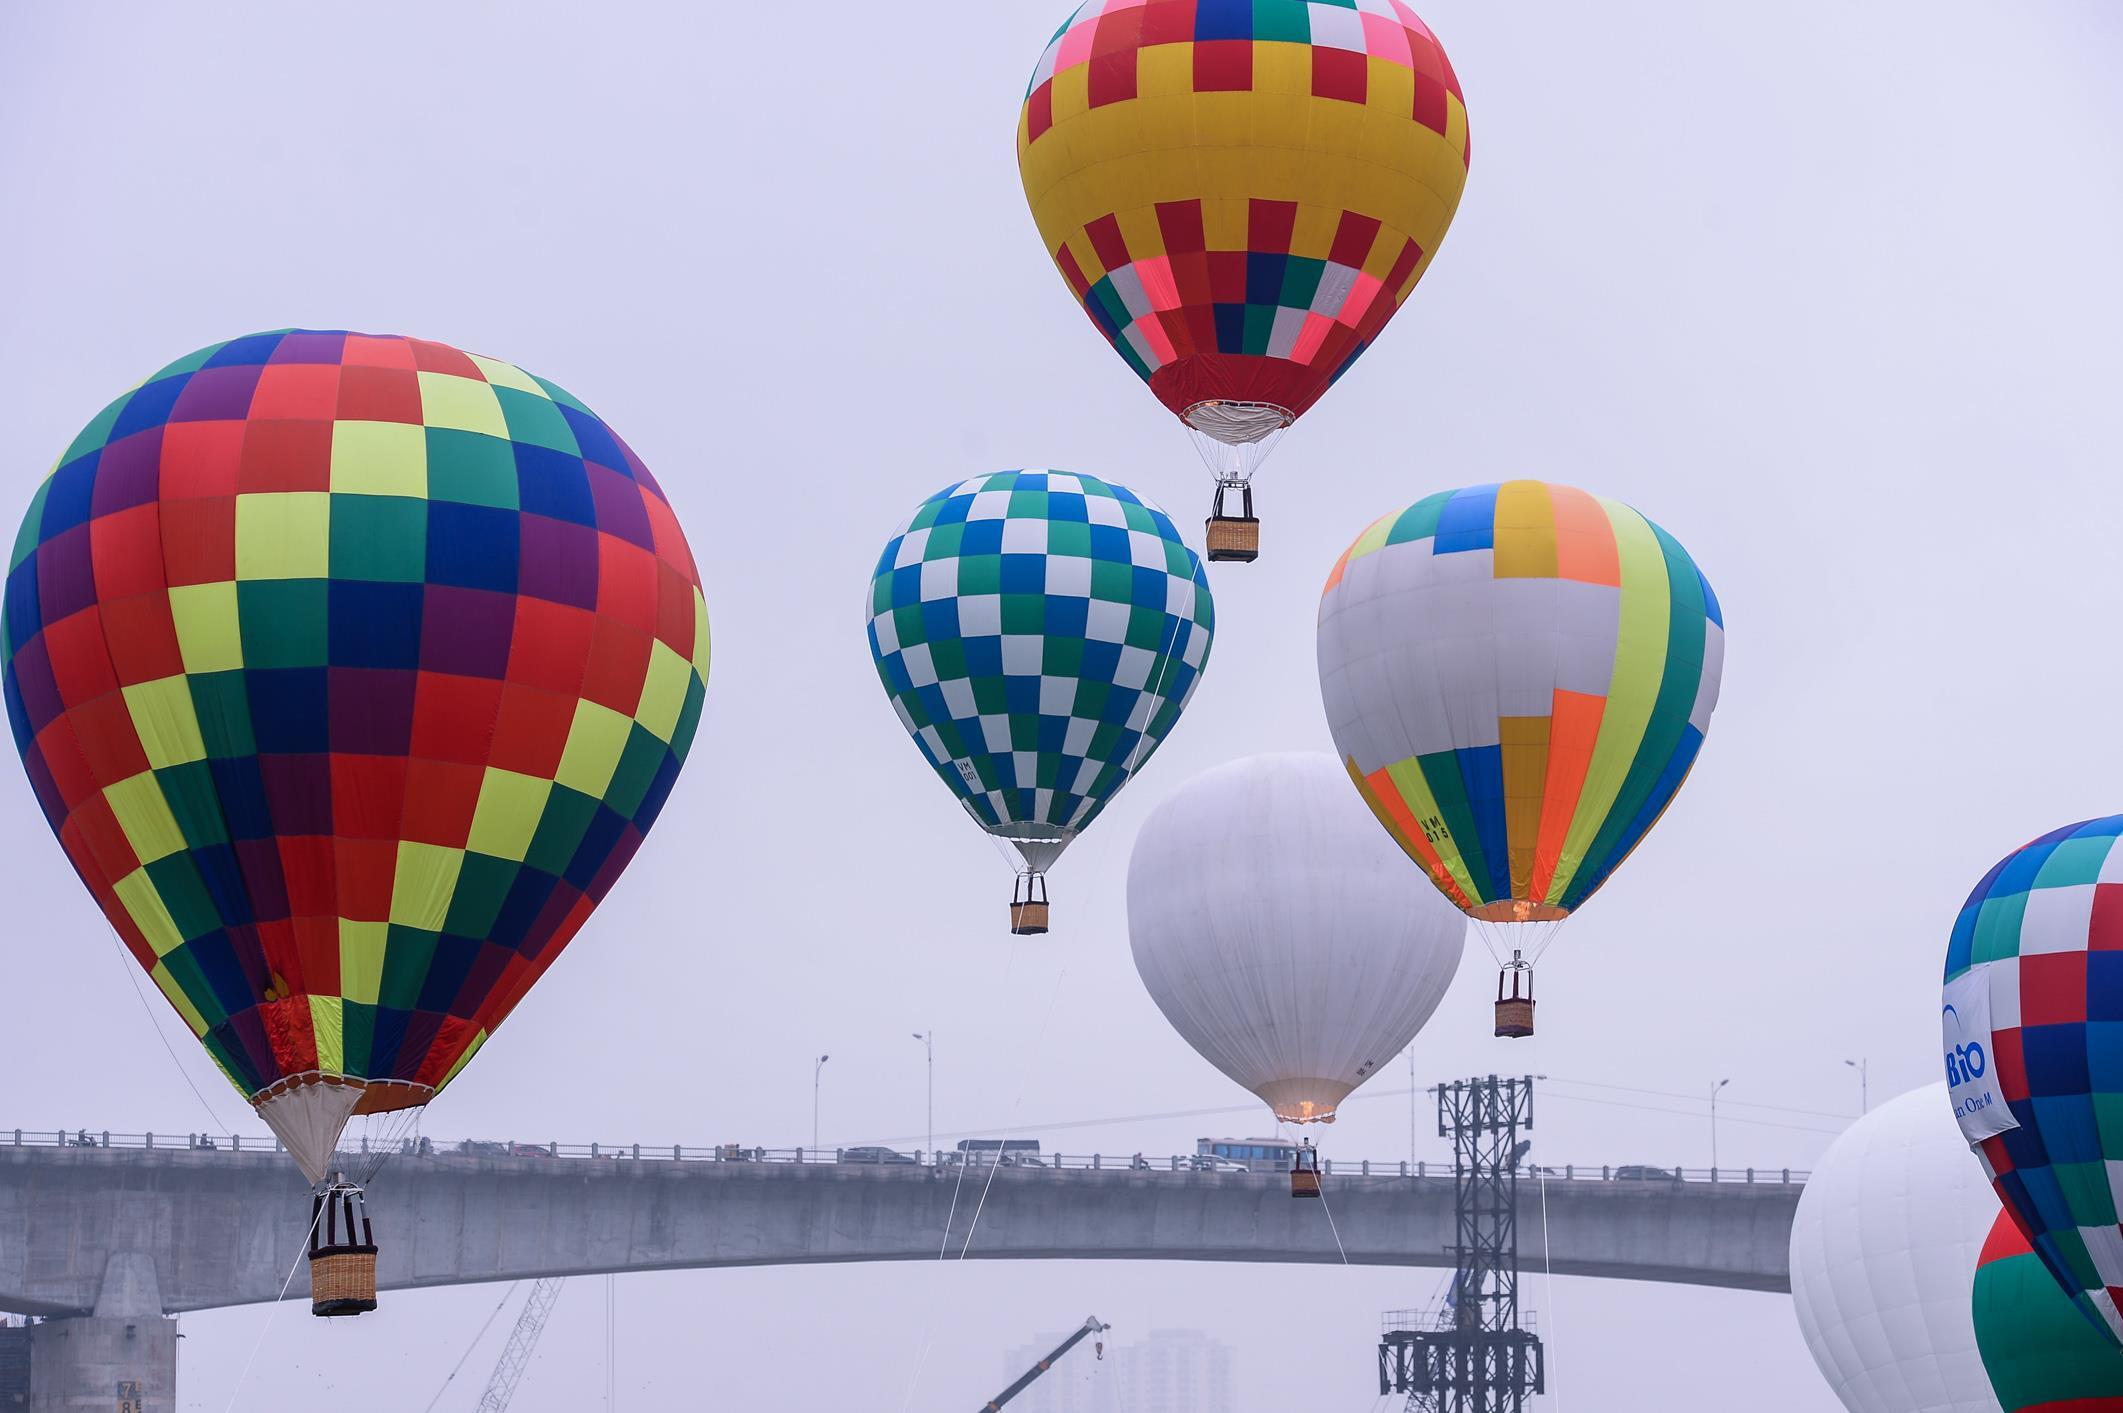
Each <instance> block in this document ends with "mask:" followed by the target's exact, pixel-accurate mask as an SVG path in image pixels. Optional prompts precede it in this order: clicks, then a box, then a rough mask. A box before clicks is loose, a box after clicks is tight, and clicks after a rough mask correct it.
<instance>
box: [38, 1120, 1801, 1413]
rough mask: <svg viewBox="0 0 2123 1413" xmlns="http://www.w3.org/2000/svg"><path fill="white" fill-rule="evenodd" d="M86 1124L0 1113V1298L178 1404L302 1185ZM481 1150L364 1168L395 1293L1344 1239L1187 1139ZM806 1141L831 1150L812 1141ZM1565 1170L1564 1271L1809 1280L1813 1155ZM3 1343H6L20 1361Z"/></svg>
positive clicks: (1414, 1197) (76, 1364)
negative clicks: (840, 1148) (203, 1330)
mask: <svg viewBox="0 0 2123 1413" xmlns="http://www.w3.org/2000/svg"><path fill="white" fill-rule="evenodd" d="M86 1137H87V1138H88V1141H89V1144H91V1145H93V1146H65V1147H60V1146H51V1145H53V1143H54V1138H55V1136H54V1135H44V1138H43V1146H39V1145H37V1144H35V1143H19V1142H18V1143H14V1144H11V1143H10V1142H9V1141H8V1140H9V1135H8V1134H7V1133H4V1132H0V1310H9V1311H14V1312H16V1313H18V1314H30V1315H42V1316H46V1317H51V1318H47V1319H46V1320H45V1322H43V1323H40V1324H37V1325H34V1326H31V1327H30V1328H29V1329H27V1330H0V1345H4V1344H5V1343H6V1341H7V1340H8V1339H11V1338H20V1339H26V1340H27V1342H28V1343H29V1345H30V1358H29V1365H30V1369H31V1377H32V1388H31V1396H30V1399H29V1402H28V1406H29V1407H30V1408H32V1409H59V1408H72V1407H75V1406H89V1405H87V1404H79V1405H77V1402H76V1401H75V1400H77V1399H79V1398H80V1397H82V1396H83V1395H84V1394H92V1395H94V1396H96V1397H97V1398H104V1397H107V1395H108V1394H109V1392H110V1390H111V1389H112V1388H113V1387H118V1386H130V1385H131V1384H134V1383H137V1384H138V1385H139V1386H140V1403H139V1406H140V1408H141V1410H142V1413H174V1410H175V1408H176V1402H175V1399H176V1388H175V1379H176V1322H175V1321H174V1320H168V1319H162V1318H159V1317H161V1316H164V1315H173V1314H177V1313H180V1312H184V1311H190V1310H205V1309H212V1308H215V1307H217V1306H226V1305H241V1304H248V1303H252V1302H258V1301H270V1300H273V1299H275V1298H276V1297H278V1296H279V1294H280V1292H281V1290H282V1288H283V1285H284V1284H286V1283H288V1281H289V1277H290V1272H291V1271H292V1273H293V1280H292V1284H286V1289H287V1293H288V1295H289V1296H290V1297H291V1298H293V1297H305V1296H307V1294H308V1291H309V1273H308V1269H307V1263H306V1262H302V1261H301V1260H300V1259H299V1258H300V1257H301V1255H302V1254H303V1252H304V1250H305V1249H306V1241H307V1224H308V1219H309V1198H308V1189H307V1187H306V1185H305V1184H304V1182H303V1180H302V1178H301V1176H300V1175H299V1174H298V1173H297V1172H296V1171H295V1169H294V1165H293V1164H292V1163H290V1162H289V1161H288V1160H287V1158H286V1157H285V1156H283V1155H278V1154H275V1153H273V1152H272V1151H270V1141H269V1140H268V1141H266V1142H261V1143H258V1144H257V1145H256V1147H255V1148H251V1149H250V1151H235V1152H231V1151H229V1150H228V1148H227V1146H226V1145H227V1140H226V1139H223V1140H222V1144H223V1146H222V1147H221V1148H219V1149H197V1148H193V1147H190V1146H189V1145H188V1143H187V1140H185V1139H182V1138H180V1139H178V1140H176V1144H175V1145H174V1146H172V1145H171V1144H170V1142H169V1140H168V1139H166V1138H165V1139H162V1140H160V1141H159V1144H160V1146H156V1147H144V1146H143V1147H123V1146H116V1145H112V1146H105V1144H104V1143H103V1142H98V1141H97V1137H98V1136H95V1135H89V1136H86ZM133 1141H134V1142H135V1143H138V1142H139V1140H138V1139H135V1140H133ZM462 1147H463V1149H465V1150H469V1151H456V1152H438V1153H433V1154H420V1155H407V1156H403V1157H397V1158H393V1159H392V1160H391V1161H390V1163H389V1164H388V1165H387V1166H386V1167H384V1169H383V1170H382V1172H381V1173H380V1174H379V1175H378V1176H377V1177H376V1178H375V1179H374V1180H373V1182H372V1183H371V1184H370V1188H369V1212H370V1215H371V1217H372V1218H373V1220H374V1224H375V1229H376V1240H377V1243H378V1245H379V1247H380V1248H381V1252H380V1255H379V1258H378V1262H377V1275H378V1283H379V1285H380V1287H381V1288H382V1289H383V1290H385V1291H389V1290H407V1289H417V1288H422V1287H428V1286H442V1285H459V1284H466V1283H472V1282H483V1281H514V1280H526V1279H531V1278H534V1277H538V1276H574V1275H591V1274H601V1273H606V1272H617V1271H668V1270H685V1269H693V1268H701V1267H721V1266H759V1265H781V1264H799V1263H822V1262H845V1261H933V1260H935V1259H936V1257H937V1253H938V1251H939V1250H947V1251H949V1252H950V1253H951V1254H952V1255H953V1256H956V1255H957V1254H958V1253H959V1251H960V1250H961V1249H963V1250H964V1251H965V1254H966V1256H967V1258H968V1259H972V1260H1042V1259H1071V1260H1082V1259H1099V1258H1103V1259H1111V1260H1141V1261H1148V1260H1160V1261H1171V1260H1178V1261H1269V1262H1313V1263H1328V1264H1336V1263H1339V1262H1340V1261H1341V1260H1342V1259H1343V1257H1342V1254H1341V1251H1340V1250H1337V1248H1336V1246H1335V1241H1334V1232H1333V1231H1331V1230H1330V1228H1329V1225H1328V1221H1327V1213H1326V1211H1323V1210H1322V1204H1321V1203H1316V1202H1297V1201H1292V1200H1291V1198H1290V1194H1289V1184H1288V1179H1287V1177H1285V1176H1284V1175H1283V1174H1282V1173H1280V1172H1233V1171H1201V1170H1199V1169H1198V1168H1196V1166H1195V1165H1194V1160H1193V1159H1191V1158H1172V1159H1164V1158H1159V1159H1154V1160H1142V1159H1138V1158H1132V1157H1124V1158H1113V1157H1110V1156H1109V1157H1104V1158H1099V1159H1089V1158H1086V1159H1057V1158H1055V1157H1053V1156H1052V1155H1048V1156H1046V1157H1044V1159H1043V1160H1042V1165H1041V1166H1037V1167H1034V1166H1004V1167H990V1166H986V1165H982V1164H974V1165H970V1166H964V1167H960V1166H957V1165H954V1164H952V1163H948V1162H947V1163H944V1164H942V1165H937V1164H934V1163H916V1162H908V1161H904V1160H903V1161H899V1162H890V1163H856V1162H846V1161H842V1162H835V1161H832V1159H833V1158H834V1157H835V1156H836V1155H833V1154H831V1153H827V1154H818V1155H801V1154H788V1153H781V1154H774V1153H765V1152H761V1151H760V1150H750V1151H748V1152H747V1153H746V1154H745V1155H744V1156H743V1157H742V1158H734V1159H733V1158H732V1157H729V1156H727V1153H728V1150H706V1151H703V1150H699V1149H693V1150H685V1149H657V1150H649V1149H635V1148H631V1147H630V1148H624V1149H603V1150H591V1149H575V1150H562V1149H560V1148H558V1147H557V1146H554V1147H544V1148H541V1147H533V1146H530V1145H517V1144H467V1145H462ZM593 1152H594V1153H595V1156H591V1153H593ZM564 1153H567V1154H575V1155H579V1156H563V1154H564ZM951 1156H954V1155H946V1157H947V1158H948V1157H951ZM803 1157H809V1158H811V1159H812V1160H811V1161H794V1160H793V1159H797V1158H803ZM821 1158H822V1159H824V1160H825V1161H818V1159H821ZM1566 1171H1567V1172H1568V1173H1569V1174H1570V1175H1569V1176H1565V1175H1563V1172H1561V1171H1558V1170H1553V1169H1551V1170H1550V1174H1551V1176H1550V1177H1549V1179H1548V1181H1547V1182H1546V1183H1545V1187H1546V1197H1547V1208H1548V1212H1547V1230H1548V1232H1549V1238H1550V1241H1551V1246H1550V1248H1549V1250H1548V1251H1547V1252H1546V1253H1545V1255H1546V1258H1547V1260H1548V1262H1549V1263H1550V1264H1551V1265H1552V1267H1553V1269H1554V1270H1555V1271H1556V1272H1557V1273H1559V1274H1563V1275H1578V1276H1599V1277H1608V1278H1613V1279H1619V1280H1644V1281H1665V1282H1677V1283H1682V1284H1690V1285H1705V1286H1718V1287H1723V1288H1727V1289H1738V1290H1761V1291H1785V1290H1788V1289H1789V1288H1790V1271H1789V1267H1788V1264H1787V1246H1788V1242H1789V1239H1790V1230H1791V1221H1792V1214H1793V1211H1794V1209H1795V1207H1796V1206H1797V1203H1798V1197H1799V1193H1800V1191H1801V1181H1802V1180H1803V1175H1795V1174H1788V1173H1731V1172H1727V1173H1722V1174H1718V1175H1716V1180H1702V1178H1701V1177H1698V1178H1696V1179H1695V1180H1691V1179H1690V1177H1689V1176H1686V1175H1677V1174H1676V1175H1662V1176H1659V1177H1650V1178H1647V1177H1639V1176H1635V1175H1634V1174H1635V1173H1636V1172H1640V1171H1641V1170H1629V1169H1623V1170H1620V1174H1619V1175H1617V1174H1614V1173H1609V1172H1607V1171H1606V1170H1601V1169H1570V1170H1566ZM1794 1178H1798V1179H1800V1181H1795V1180H1793V1179H1794ZM991 1179H992V1184H991ZM984 1185H986V1186H988V1191H987V1194H986V1200H985V1203H983V1202H982V1201H981V1200H980V1199H981V1192H980V1189H981V1187H982V1186H984ZM1542 1186H1543V1184H1542V1183H1540V1182H1539V1181H1537V1180H1536V1179H1534V1178H1532V1177H1523V1178H1522V1179H1521V1181H1520V1189H1519V1212H1520V1231H1521V1242H1520V1256H1521V1260H1522V1262H1523V1263H1524V1265H1525V1266H1526V1267H1527V1268H1529V1269H1538V1268H1539V1267H1540V1266H1541V1264H1542V1260H1543V1256H1544V1253H1543V1251H1542V1249H1541V1231H1542V1223H1541V1221H1540V1207H1539V1203H1540V1201H1541V1188H1542ZM1325 1190H1326V1202H1325V1204H1324V1206H1325V1207H1326V1208H1327V1209H1329V1210H1331V1211H1332V1213H1333V1217H1334V1225H1335V1227H1336V1228H1338V1230H1339V1232H1340V1236H1341V1243H1342V1249H1344V1250H1346V1252H1347V1259H1348V1260H1349V1261H1350V1262H1352V1263H1354V1264H1357V1265H1367V1266H1436V1267H1448V1266H1450V1265H1451V1257H1450V1255H1449V1254H1448V1252H1447V1250H1446V1248H1447V1246H1448V1245H1449V1243H1450V1242H1451V1241H1452V1239H1453V1232H1454V1215H1453V1182H1452V1178H1451V1177H1450V1175H1449V1174H1444V1173H1439V1172H1437V1171H1436V1170H1434V1169H1423V1168H1418V1169H1416V1170H1413V1171H1410V1170H1408V1169H1407V1168H1406V1166H1405V1165H1401V1164H1394V1163H1383V1164H1351V1163H1348V1162H1346V1161H1344V1162H1339V1163H1336V1164H1335V1165H1334V1169H1333V1171H1332V1173H1331V1174H1329V1175H1328V1176H1327V1177H1326V1178H1325ZM976 1209H978V1211H979V1219H978V1225H977V1227H976V1225H975V1222H974V1215H975V1211H976ZM6 1355H7V1350H6V1349H5V1348H0V1364H5V1363H6ZM95 1406H102V1404H101V1403H98V1404H96V1405H95Z"/></svg>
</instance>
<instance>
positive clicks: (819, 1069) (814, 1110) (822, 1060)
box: [811, 1055, 833, 1149]
mask: <svg viewBox="0 0 2123 1413" xmlns="http://www.w3.org/2000/svg"><path fill="white" fill-rule="evenodd" d="M832 1058H833V1057H832V1056H831V1055H820V1056H819V1057H818V1060H817V1063H815V1064H813V1065H812V1066H811V1146H812V1147H813V1148H814V1149H815V1148H817V1147H818V1077H819V1076H820V1075H821V1074H823V1073H824V1072H825V1068H826V1061H828V1060H830V1059H832Z"/></svg>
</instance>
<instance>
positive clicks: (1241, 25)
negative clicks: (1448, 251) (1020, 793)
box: [1017, 0, 1468, 560]
mask: <svg viewBox="0 0 2123 1413" xmlns="http://www.w3.org/2000/svg"><path fill="white" fill-rule="evenodd" d="M1467 157H1468V143H1467V109H1466V106H1465V103H1464V101H1463V100H1462V98H1461V94H1460V84H1459V79H1458V78H1457V77H1456V76H1455V75H1454V74H1453V72H1452V64H1451V62H1450V61H1449V60H1447V59H1446V57H1445V51H1444V49H1443V48H1442V47H1441V46H1440V45H1439V44H1438V42H1437V39H1436V37H1435V36H1433V35H1432V34H1431V33H1430V30H1429V28H1428V27H1427V26H1425V25H1424V23H1423V22H1422V20H1420V19H1419V18H1417V17H1416V14H1415V12H1414V11H1413V10H1411V9H1409V8H1408V6H1407V5H1405V4H1403V3H1401V0H1086V3H1084V4H1082V5H1080V6H1078V7H1077V10H1076V12H1075V13H1074V14H1073V15H1071V16H1070V17H1069V19H1068V22H1067V23H1065V24H1064V25H1063V26H1062V27H1061V29H1060V30H1059V31H1057V32H1056V33H1055V35H1054V38H1053V39H1052V40H1051V41H1050V42H1049V43H1048V45H1047V48H1046V52H1045V53H1043V54H1042V55H1041V56H1040V59H1039V63H1038V65H1037V66H1036V67H1035V68H1034V69H1033V71H1032V81H1031V83H1030V85H1029V86H1028V88H1027V90H1026V94H1025V101H1024V106H1023V108H1022V110H1021V111H1020V113H1019V115H1018V122H1017V162H1018V169H1019V172H1020V174H1021V175H1022V177H1023V178H1024V186H1025V196H1026V199H1027V200H1028V201H1030V203H1031V206H1032V216H1033V219H1034V221H1036V222H1037V224H1038V226H1039V233H1040V238H1041V240H1042V241H1043V242H1044V243H1045V245H1046V249H1047V253H1048V254H1049V255H1050V256H1052V257H1053V260H1054V263H1055V265H1056V267H1057V268H1058V269H1060V271H1061V273H1062V278H1063V279H1065V280H1067V281H1068V284H1069V288H1070V290H1071V292H1072V293H1074V294H1075V296H1076V298H1077V300H1078V302H1079V303H1081V304H1082V305H1083V308H1084V312H1085V313H1086V314H1088V315H1089V316H1090V318H1091V322H1092V323H1093V324H1095V325H1096V326H1097V327H1098V331H1099V332H1100V333H1101V334H1103V335H1104V336H1105V338H1106V341H1107V342H1108V343H1110V344H1111V345H1112V346H1113V350H1114V352H1115V353H1117V354H1119V355H1120V357H1121V359H1122V360H1123V361H1124V362H1126V363H1127V365H1128V366H1129V368H1131V369H1132V370H1133V371H1134V372H1135V374H1136V376H1137V377H1139V378H1141V379H1142V380H1143V381H1144V382H1146V383H1148V384H1149V385H1150V390H1151V392H1153V393H1154V394H1156V396H1157V398H1158V400H1159V401H1160V402H1162V403H1164V405H1165V406H1166V407H1168V408H1170V409H1171V410H1172V412H1173V414H1174V415H1175V416H1177V417H1179V418H1180V420H1181V421H1182V422H1184V423H1185V424H1186V425H1187V427H1188V429H1189V430H1190V431H1191V432H1192V433H1193V434H1194V437H1195V443H1196V446H1197V448H1198V449H1199V450H1200V451H1201V453H1202V458H1203V460H1204V461H1206V462H1207V463H1208V465H1209V468H1210V470H1211V471H1212V472H1214V473H1215V476H1216V499H1215V503H1214V511H1213V514H1212V517H1211V519H1210V522H1209V527H1208V529H1209V558H1211V559H1212V560H1219V559H1234V560H1250V559H1252V558H1254V557H1255V555H1256V554H1257V553H1258V548H1259V526H1258V524H1257V522H1256V521H1255V519H1254V516H1253V493H1252V478H1253V472H1254V469H1255V467H1256V466H1257V465H1258V464H1259V462H1260V461H1261V459H1262V458H1264V457H1265V456H1266V455H1267V452H1268V450H1269V448H1270V447H1272V445H1273V444H1274V441H1275V440H1276V439H1277V438H1278V437H1279V436H1280V435H1281V433H1282V431H1283V429H1284V428H1286V427H1288V426H1289V425H1290V424H1291V423H1292V422H1294V421H1295V420H1296V419H1297V418H1299V417H1301V416H1303V415H1304V413H1305V411H1306V409H1308V408H1310V407H1311V406H1312V404H1313V403H1314V402H1316V401H1318V400H1319V397H1320V395H1321V394H1322V393H1324V392H1326V390H1327V389H1328V388H1329V387H1330V386H1332V384H1333V383H1334V381H1335V380H1336V379H1337V378H1339V377H1341V375H1342V374H1343V373H1344V372H1346V371H1348V368H1349V366H1350V364H1352V363H1354V362H1355V361H1356V359H1357V358H1358V356H1359V355H1361V354H1362V353H1363V352H1364V350H1365V349H1367V348H1369V347H1370V346H1371V343H1372V340H1374V339H1376V338H1377V337H1378V336H1379V333H1380V331H1381V330H1383V329H1384V328H1385V327H1386V323H1387V321H1388V320H1390V319H1391V318H1392V317H1393V315H1394V313H1395V311H1397V310H1398V309H1399V308H1400V307H1401V305H1402V304H1403V303H1404V302H1405V301H1406V300H1407V298H1408V296H1409V295H1410V294H1411V293H1412V292H1413V291H1414V289H1415V286H1416V282H1417V281H1418V280H1420V279H1421V278H1422V277H1423V273H1424V271H1426V270H1427V269H1428V268H1429V266H1430V261H1431V259H1432V257H1433V256H1435V254H1436V253H1437V248H1438V245H1439V243H1440V242H1441V241H1443V240H1444V238H1445V230H1446V228H1447V227H1448V226H1450V225H1451V224H1452V216H1453V212H1454V211H1455V210H1456V209H1457V208H1458V206H1459V201H1460V191H1461V188H1462V187H1464V186H1465V185H1466V181H1467ZM1227 497H1236V498H1237V500H1238V502H1239V504H1238V505H1236V506H1233V505H1231V504H1229V503H1228V500H1227ZM1234 511H1235V512H1236V513H1232V512H1234Z"/></svg>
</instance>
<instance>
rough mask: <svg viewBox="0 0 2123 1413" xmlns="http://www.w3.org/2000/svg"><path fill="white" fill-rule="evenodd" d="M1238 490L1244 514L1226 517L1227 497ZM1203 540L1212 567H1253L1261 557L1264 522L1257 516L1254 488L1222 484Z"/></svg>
mask: <svg viewBox="0 0 2123 1413" xmlns="http://www.w3.org/2000/svg"><path fill="white" fill-rule="evenodd" d="M1232 490H1235V491H1237V492H1238V493H1239V496H1240V513H1239V514H1237V515H1226V514H1225V513H1224V493H1225V492H1226V491H1232ZM1202 537H1203V539H1204V540H1205V541H1206V542H1207V544H1208V547H1209V562H1210V563H1212V564H1227V563H1229V564H1251V563H1252V562H1253V561H1254V560H1256V559H1259V558H1260V554H1261V522H1260V520H1259V519H1258V518H1257V517H1256V516H1255V515H1254V513H1253V487H1252V485H1251V484H1239V485H1231V484H1228V483H1226V482H1222V481H1219V482H1217V485H1216V499H1215V501H1214V502H1213V503H1212V504H1211V505H1210V508H1209V518H1208V520H1207V521H1206V522H1204V524H1203V526H1202Z"/></svg>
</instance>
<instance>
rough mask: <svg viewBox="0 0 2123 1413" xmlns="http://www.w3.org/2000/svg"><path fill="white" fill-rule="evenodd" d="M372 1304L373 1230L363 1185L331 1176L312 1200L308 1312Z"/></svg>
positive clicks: (363, 1308)
mask: <svg viewBox="0 0 2123 1413" xmlns="http://www.w3.org/2000/svg"><path fill="white" fill-rule="evenodd" d="M375 1308H376V1236H375V1233H374V1231H373V1230H372V1229H371V1228H370V1226H369V1216H368V1209H367V1207H366V1205H365V1204H364V1202H363V1200H362V1193H361V1189H360V1188H358V1187H356V1186H354V1185H353V1184H352V1183H349V1182H335V1183H333V1184H332V1185H331V1186H330V1187H329V1188H327V1189H326V1190H325V1191H324V1192H322V1193H319V1194H318V1195H317V1196H316V1197H314V1198H312V1199H311V1200H310V1313H311V1314H312V1315H315V1316H317V1317H318V1318H319V1319H327V1320H329V1319H336V1318H339V1317H342V1316H347V1315H361V1314H366V1313H367V1312H368V1311H370V1310H373V1309H375Z"/></svg>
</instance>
